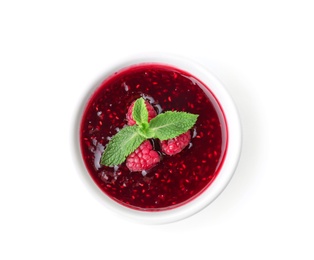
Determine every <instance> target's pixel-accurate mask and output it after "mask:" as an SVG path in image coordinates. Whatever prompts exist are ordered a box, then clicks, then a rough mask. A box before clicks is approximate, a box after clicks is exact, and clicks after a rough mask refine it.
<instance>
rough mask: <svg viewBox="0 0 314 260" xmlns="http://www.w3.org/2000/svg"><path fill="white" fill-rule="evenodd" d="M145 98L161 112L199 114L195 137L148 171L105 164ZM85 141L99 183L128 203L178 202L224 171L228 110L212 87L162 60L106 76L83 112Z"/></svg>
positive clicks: (146, 206)
mask: <svg viewBox="0 0 314 260" xmlns="http://www.w3.org/2000/svg"><path fill="white" fill-rule="evenodd" d="M139 97H144V98H145V99H146V100H149V102H150V103H151V104H152V105H153V107H154V108H155V109H156V112H157V113H158V114H159V113H162V112H163V111H168V110H177V111H186V112H189V113H193V114H198V115H199V117H198V119H197V122H196V124H195V126H194V127H193V128H192V129H191V136H192V139H191V142H190V144H189V145H188V146H187V147H186V148H185V149H184V150H183V151H181V152H180V153H178V154H176V155H173V156H168V155H163V154H162V152H161V148H160V144H159V142H158V140H154V141H153V146H154V148H155V150H156V151H158V152H159V153H160V156H161V161H160V163H158V164H157V165H156V166H155V167H153V168H152V169H150V170H148V171H143V172H130V171H129V169H128V168H127V167H126V165H125V162H124V163H123V164H121V165H119V166H116V167H107V166H103V165H101V164H100V158H101V154H102V152H103V151H104V148H105V147H106V145H107V143H108V141H109V139H110V137H112V136H113V135H115V134H116V133H117V131H119V129H121V128H123V127H124V126H125V125H126V124H127V122H126V114H127V110H128V107H129V106H130V104H131V103H132V102H133V101H134V100H136V99H137V98H139ZM80 145H81V152H82V157H83V160H84V162H85V165H86V168H87V170H88V172H89V174H90V175H91V177H92V179H93V180H94V182H95V183H96V184H97V186H98V187H99V188H100V189H101V190H102V191H103V192H104V193H106V194H107V195H108V196H109V197H110V198H112V199H113V200H115V201H117V202H119V203H120V204H123V205H124V206H127V207H130V208H133V209H137V210H145V211H160V210H167V209H171V208H174V207H178V206H180V205H183V204H185V203H187V202H188V201H190V200H192V199H193V198H195V197H197V196H198V195H199V194H201V193H202V192H203V191H204V190H205V189H206V188H207V187H208V186H209V185H210V184H211V183H212V182H213V180H214V179H215V177H216V176H217V175H218V174H219V170H220V167H221V165H222V163H223V160H224V156H225V152H226V149H227V126H226V122H225V118H224V114H223V111H222V109H221V107H220V105H219V103H218V101H217V100H216V98H215V97H214V96H213V94H212V93H211V92H210V90H209V89H208V88H207V87H206V86H205V85H204V84H203V83H202V82H200V81H199V80H198V79H196V78H195V77H194V76H192V75H190V74H189V73H187V72H184V71H181V70H179V69H177V68H174V67H170V66H168V65H167V66H166V65H161V64H140V65H135V66H132V67H129V68H127V69H123V70H121V71H119V72H116V73H115V74H114V75H112V76H111V77H109V78H108V79H106V80H105V81H104V82H103V83H102V84H101V85H100V87H99V88H98V89H97V90H96V91H95V92H94V94H93V95H92V96H91V98H90V100H89V102H88V104H87V106H86V108H85V111H84V113H83V117H82V121H81V127H80Z"/></svg>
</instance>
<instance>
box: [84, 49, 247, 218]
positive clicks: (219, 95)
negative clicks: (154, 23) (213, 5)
mask: <svg viewBox="0 0 314 260" xmlns="http://www.w3.org/2000/svg"><path fill="white" fill-rule="evenodd" d="M140 63H160V64H165V65H170V66H172V67H176V68H178V69H180V70H182V71H186V72H188V73H189V74H191V75H193V76H195V77H196V78H197V79H199V80H200V81H201V82H202V83H204V84H205V85H206V86H207V87H208V88H210V91H211V92H212V93H213V94H214V96H215V97H216V99H217V100H218V102H219V104H220V105H221V107H222V110H223V112H224V115H225V119H226V123H227V129H228V145H227V151H226V154H225V159H224V162H223V165H222V166H221V168H220V172H219V174H218V175H217V177H216V178H215V179H214V181H213V182H212V184H211V185H209V187H208V188H206V190H205V191H203V192H202V193H201V194H200V195H198V196H197V197H196V198H194V199H192V200H191V201H189V202H187V203H185V204H183V205H182V206H179V207H176V208H173V209H169V210H164V211H154V212H146V211H139V210H135V209H131V208H128V207H125V206H123V205H121V204H119V203H117V202H115V201H114V200H112V199H111V198H109V197H108V196H107V195H106V194H105V193H103V192H94V193H95V194H97V196H99V198H100V199H101V200H102V201H103V202H104V204H105V206H106V207H108V208H111V209H112V210H114V211H116V212H118V213H120V214H123V215H124V216H126V217H128V218H131V219H133V220H137V221H140V222H141V223H149V224H162V223H169V222H174V221H178V220H181V219H184V218H186V217H189V216H191V215H193V214H195V213H197V212H198V211H200V210H202V209H203V208H204V207H206V206H208V205H209V204H210V203H211V202H213V201H214V200H215V199H216V198H217V196H218V195H219V194H220V193H221V192H222V191H223V190H224V189H225V187H226V186H227V184H228V183H229V181H230V180H231V178H232V176H233V173H234V171H235V169H236V167H237V163H238V160H239V157H240V150H241V126H240V120H239V115H238V112H237V109H236V107H235V105H234V102H233V101H232V99H231V97H230V96H229V94H228V93H227V91H226V89H225V88H224V86H223V84H222V83H221V82H220V81H219V80H218V79H217V78H216V77H215V76H214V75H213V74H212V73H211V72H209V71H208V70H207V69H206V68H204V67H203V66H201V65H200V64H198V63H197V62H194V61H192V60H189V59H187V58H183V57H177V56H172V55H167V54H144V55H138V56H137V57H136V58H130V59H128V60H127V61H124V62H122V63H120V64H118V65H116V66H113V71H111V72H110V73H108V76H109V75H110V74H112V72H114V71H118V70H120V69H122V68H127V67H128V66H131V65H135V64H140ZM86 174H88V173H87V171H86ZM89 186H90V188H92V189H98V190H99V188H98V187H97V185H96V184H94V185H89Z"/></svg>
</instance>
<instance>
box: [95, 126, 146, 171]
mask: <svg viewBox="0 0 314 260" xmlns="http://www.w3.org/2000/svg"><path fill="white" fill-rule="evenodd" d="M144 140H145V137H143V136H142V135H140V134H139V133H138V126H136V125H135V126H127V127H125V128H122V129H121V130H120V131H119V132H118V133H117V134H116V135H115V136H114V137H113V138H112V139H111V140H110V141H109V143H108V145H107V147H106V149H105V151H104V152H103V154H102V156H101V160H100V163H101V164H103V165H106V166H115V165H119V164H121V163H123V162H124V161H125V159H126V157H127V156H128V155H129V154H131V153H132V152H134V150H135V149H136V148H138V147H139V146H140V145H141V143H142V142H143V141H144Z"/></svg>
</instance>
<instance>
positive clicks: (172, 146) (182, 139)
mask: <svg viewBox="0 0 314 260" xmlns="http://www.w3.org/2000/svg"><path fill="white" fill-rule="evenodd" d="M190 140H191V133H190V131H187V132H185V133H183V134H181V135H179V136H177V137H175V138H172V139H169V140H165V141H161V149H162V151H163V152H164V153H165V154H168V155H175V154H177V153H180V152H181V151H182V150H183V149H184V148H185V147H186V146H187V145H188V144H189V143H190Z"/></svg>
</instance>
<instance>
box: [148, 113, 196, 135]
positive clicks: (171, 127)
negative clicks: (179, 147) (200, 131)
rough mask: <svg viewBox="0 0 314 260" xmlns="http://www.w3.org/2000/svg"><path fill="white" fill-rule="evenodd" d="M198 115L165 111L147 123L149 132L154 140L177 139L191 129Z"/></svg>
mask: <svg viewBox="0 0 314 260" xmlns="http://www.w3.org/2000/svg"><path fill="white" fill-rule="evenodd" d="M197 117H198V115H194V114H190V113H186V112H177V111H167V112H165V113H162V114H159V115H158V116H156V117H155V118H153V119H152V120H151V121H150V123H149V130H150V131H151V132H153V133H154V136H153V137H154V138H158V139H160V140H161V141H163V140H168V139H171V138H174V137H177V136H179V135H181V134H183V133H185V132H186V131H188V130H189V129H190V128H192V127H193V125H194V124H195V122H196V120H197Z"/></svg>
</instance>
